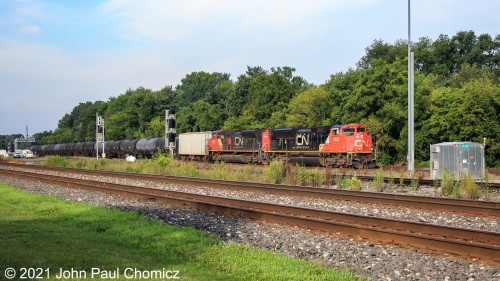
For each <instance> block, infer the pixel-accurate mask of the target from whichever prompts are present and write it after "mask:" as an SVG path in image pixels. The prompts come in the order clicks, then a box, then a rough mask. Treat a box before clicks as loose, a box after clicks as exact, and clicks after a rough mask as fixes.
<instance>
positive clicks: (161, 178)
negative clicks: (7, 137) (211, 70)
mask: <svg viewBox="0 0 500 281" xmlns="http://www.w3.org/2000/svg"><path fill="white" fill-rule="evenodd" d="M14 166H17V167H23V168H30V169H38V170H44V169H45V170H53V171H59V172H74V173H79V174H87V175H94V176H103V175H107V176H110V177H119V178H126V179H133V180H150V181H155V182H161V183H169V184H182V185H195V186H202V187H216V188H228V189H236V190H244V191H257V192H268V193H274V194H285V195H294V196H307V197H315V198H321V199H334V200H347V201H357V202H363V203H376V204H386V205H393V206H397V207H402V206H404V207H413V208H423V209H430V210H438V211H448V212H457V213H470V214H475V215H482V216H493V217H497V218H500V202H491V201H479V200H465V199H452V198H441V197H427V196H414V195H403V194H390V193H380V192H369V191H355V190H342V189H326V188H317V187H305V186H293V185H281V184H267V183H253V182H236V181H224V180H214V179H203V178H190V177H180V176H165V175H156V174H155V175H152V174H140V173H126V172H111V171H101V170H99V171H97V170H84V169H73V168H59V167H46V166H27V165H19V164H17V165H14Z"/></svg>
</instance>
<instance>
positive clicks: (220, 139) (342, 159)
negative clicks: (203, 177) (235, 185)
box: [208, 124, 376, 168]
mask: <svg viewBox="0 0 500 281" xmlns="http://www.w3.org/2000/svg"><path fill="white" fill-rule="evenodd" d="M208 153H209V155H208V159H209V160H211V161H225V162H239V163H264V164H265V163H269V162H271V161H283V162H290V163H294V164H295V163H297V164H301V165H311V166H325V167H354V168H373V167H375V166H376V164H375V159H374V155H373V144H372V137H371V136H370V135H368V133H367V132H366V128H365V126H363V125H360V124H345V125H335V126H318V127H311V128H279V129H254V130H238V131H223V130H221V131H215V132H213V133H212V135H211V137H210V138H209V139H208Z"/></svg>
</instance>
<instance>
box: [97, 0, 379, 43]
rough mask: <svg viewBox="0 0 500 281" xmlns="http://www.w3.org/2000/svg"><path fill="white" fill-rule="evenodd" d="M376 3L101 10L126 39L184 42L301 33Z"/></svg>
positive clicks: (124, 5)
mask: <svg viewBox="0 0 500 281" xmlns="http://www.w3.org/2000/svg"><path fill="white" fill-rule="evenodd" d="M377 2H379V0H353V1H343V0H330V1H328V0H322V1H320V0H317V1H309V0H296V1H286V0H276V1H268V0H253V1H250V0H245V1H229V0H205V1H198V0H172V1H163V0H152V1H135V0H110V1H108V2H106V3H105V4H103V5H102V6H101V7H100V9H99V10H100V12H102V13H103V14H104V15H107V16H111V17H113V18H116V19H118V20H120V21H122V22H123V25H124V30H127V33H126V34H124V35H123V36H124V37H127V38H130V39H136V40H142V39H146V40H152V41H160V42H171V43H182V42H185V40H187V39H188V38H191V37H193V36H199V35H200V33H206V32H208V33H214V34H216V33H219V32H224V33H226V32H232V31H234V32H236V31H235V30H237V32H240V33H241V32H253V31H258V32H276V31H281V32H282V31H284V30H288V31H289V33H290V32H295V31H298V32H300V29H302V28H310V27H311V25H310V24H309V22H310V20H312V19H314V18H315V17H318V16H320V17H323V16H326V15H327V14H328V13H332V12H342V11H347V10H350V9H355V8H356V9H359V8H363V7H369V6H371V5H374V4H375V3H377ZM295 29H299V30H295ZM205 35H206V34H205Z"/></svg>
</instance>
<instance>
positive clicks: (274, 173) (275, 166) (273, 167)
mask: <svg viewBox="0 0 500 281" xmlns="http://www.w3.org/2000/svg"><path fill="white" fill-rule="evenodd" d="M264 179H265V181H266V182H270V183H282V182H283V180H284V179H285V165H284V164H283V162H281V161H273V162H271V164H269V166H267V167H266V168H265V169H264Z"/></svg>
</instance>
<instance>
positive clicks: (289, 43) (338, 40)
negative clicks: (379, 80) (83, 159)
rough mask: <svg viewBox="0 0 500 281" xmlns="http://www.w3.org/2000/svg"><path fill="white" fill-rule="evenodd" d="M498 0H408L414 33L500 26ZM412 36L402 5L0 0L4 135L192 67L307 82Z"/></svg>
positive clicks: (295, 0)
mask: <svg viewBox="0 0 500 281" xmlns="http://www.w3.org/2000/svg"><path fill="white" fill-rule="evenodd" d="M498 11H500V1H498V0H475V1H470V0H419V1H412V2H411V29H412V30H411V33H412V35H411V38H412V40H413V41H417V40H418V38H420V37H429V38H430V39H432V40H435V39H437V38H438V36H439V35H440V34H446V35H449V36H450V37H451V36H453V35H455V34H456V33H457V32H458V31H467V30H472V31H474V32H475V33H476V35H479V34H483V33H488V34H490V35H491V36H496V35H497V34H499V33H500V17H499V16H498ZM407 37H408V1H401V0H400V1H395V0H350V1H345V0H272V1H269V0H251V1H250V0H239V1H238V0H232V1H231V0H196V1H195V0H141V1H137V0H108V1H97V0H81V1H77V0H74V1H62V0H59V1H56V0H53V1H51V0H17V1H15V0H0V135H5V134H13V133H21V134H25V127H26V126H28V127H29V134H30V135H32V134H34V133H37V132H43V131H49V130H54V129H55V128H57V123H58V121H59V120H60V119H61V118H62V117H63V116H64V114H66V113H70V112H71V110H72V109H73V108H74V107H75V106H77V105H78V104H79V103H80V102H87V101H92V102H94V101H97V100H103V101H107V100H109V98H110V97H116V96H119V95H121V94H123V93H124V92H125V91H127V90H128V89H135V88H138V87H144V88H148V89H152V90H159V89H162V88H163V87H165V86H169V85H170V86H173V87H174V88H175V86H176V85H178V84H179V83H180V82H181V79H182V78H183V77H185V76H186V75H187V74H190V73H192V72H196V71H206V72H221V73H229V74H231V79H233V81H234V80H236V79H237V77H238V76H239V75H241V74H244V73H245V72H246V69H247V66H261V67H262V68H264V69H267V70H269V69H270V68H271V67H279V66H290V67H293V68H295V69H296V72H295V75H298V76H301V77H303V78H304V79H306V80H307V81H308V82H310V83H314V84H316V85H320V84H323V83H325V82H326V81H327V80H328V79H329V78H330V75H332V74H335V73H338V72H345V71H347V70H348V69H349V68H354V67H355V66H356V63H357V62H358V61H359V59H360V58H361V57H362V56H363V55H364V54H365V49H366V48H367V47H368V46H370V45H371V44H372V43H373V41H374V40H378V39H380V40H383V41H384V42H388V43H394V42H395V41H396V40H398V39H407Z"/></svg>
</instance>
